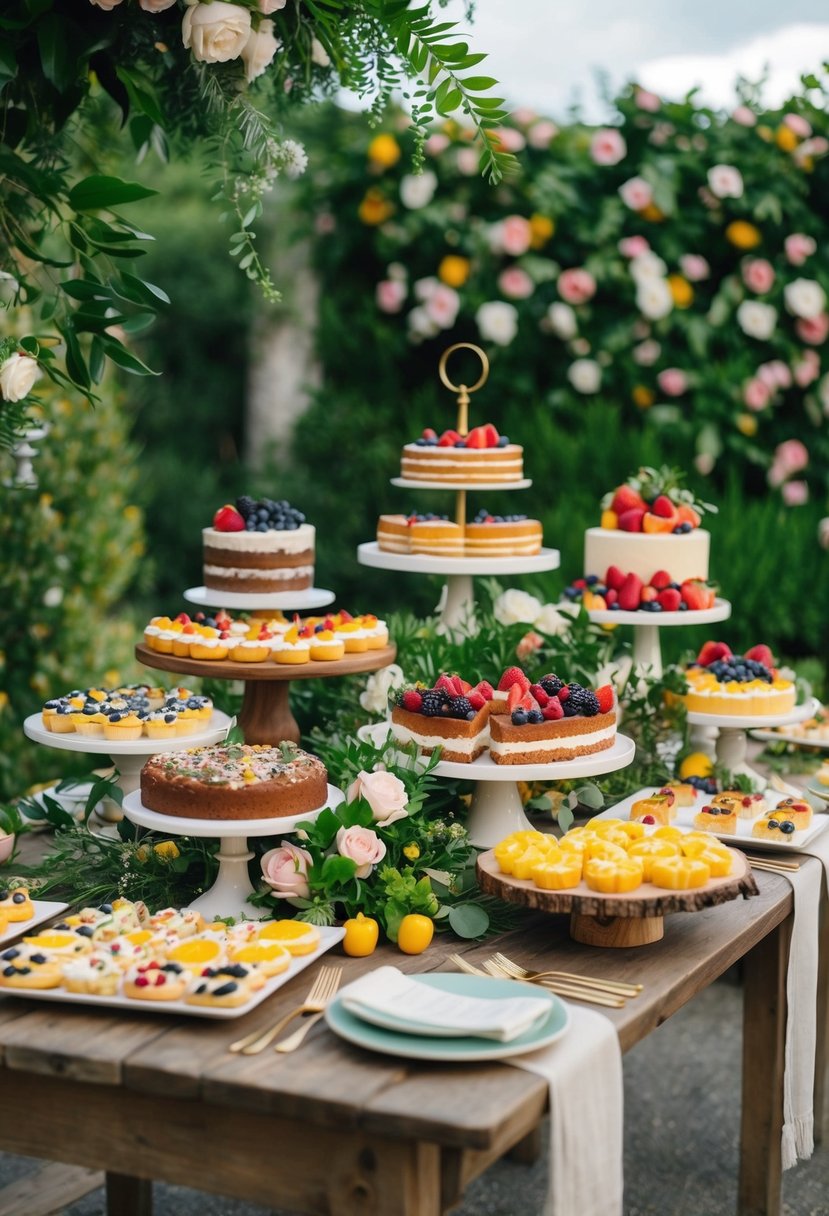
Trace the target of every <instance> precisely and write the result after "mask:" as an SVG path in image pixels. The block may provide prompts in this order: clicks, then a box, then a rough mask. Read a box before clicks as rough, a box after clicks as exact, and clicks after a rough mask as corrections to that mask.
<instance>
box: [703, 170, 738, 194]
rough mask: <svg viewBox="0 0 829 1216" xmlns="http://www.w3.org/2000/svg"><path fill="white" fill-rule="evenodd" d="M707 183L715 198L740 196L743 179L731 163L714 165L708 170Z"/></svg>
mask: <svg viewBox="0 0 829 1216" xmlns="http://www.w3.org/2000/svg"><path fill="white" fill-rule="evenodd" d="M708 185H709V186H710V187H711V193H712V194H714V195H716V197H717V198H741V197H742V193H743V179H742V175H741V174H740V170H739V169H735V168H734V166H733V165H714V166H713V167H712V168H710V169H709V170H708Z"/></svg>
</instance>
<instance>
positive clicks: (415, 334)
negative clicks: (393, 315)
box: [408, 304, 440, 341]
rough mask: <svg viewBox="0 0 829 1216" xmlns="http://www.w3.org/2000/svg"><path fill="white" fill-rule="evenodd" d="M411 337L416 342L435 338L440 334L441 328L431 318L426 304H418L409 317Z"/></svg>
mask: <svg viewBox="0 0 829 1216" xmlns="http://www.w3.org/2000/svg"><path fill="white" fill-rule="evenodd" d="M408 322H409V337H410V338H412V339H414V340H415V341H421V340H422V339H423V338H434V337H435V335H436V334H438V333H440V326H439V325H438V324H436V322H435V321H434V320H433V319H432V318H431V317H430V316H429V314H428V312H427V311H426V306H425V304H418V305H417V307H416V308H413V309H412V311H411V312H410V313H409V316H408Z"/></svg>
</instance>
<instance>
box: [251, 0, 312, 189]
mask: <svg viewBox="0 0 829 1216" xmlns="http://www.w3.org/2000/svg"><path fill="white" fill-rule="evenodd" d="M262 24H263V25H264V24H265V23H264V21H263V22H262ZM279 159H280V160H281V161H282V168H283V170H284V171H285V176H286V177H290V178H291V179H295V178H297V177H301V176H302V174H303V173H304V172H305V170H306V169H307V168H308V153H307V152H306V151H305V148H304V146H303V145H302V144H301V143H300V142H299V140H297V139H283V141H282V143H281V144H280V145H279Z"/></svg>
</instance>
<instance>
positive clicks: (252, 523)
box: [245, 515, 256, 532]
mask: <svg viewBox="0 0 829 1216" xmlns="http://www.w3.org/2000/svg"><path fill="white" fill-rule="evenodd" d="M245 531H246V532H255V531H256V517H255V516H253V515H251V517H250V519H249V520H248V521H247V523H246V524H245Z"/></svg>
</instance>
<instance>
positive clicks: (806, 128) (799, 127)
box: [783, 114, 812, 139]
mask: <svg viewBox="0 0 829 1216" xmlns="http://www.w3.org/2000/svg"><path fill="white" fill-rule="evenodd" d="M783 126H784V127H788V128H789V130H790V131H794V133H795V135H797V136H798V138H800V139H808V138H809V136H810V135H811V134H812V124H811V123H810V122H808V121H807V120H806V119H805V118H804V117H803V115H802V114H784V115H783Z"/></svg>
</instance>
